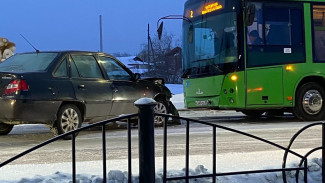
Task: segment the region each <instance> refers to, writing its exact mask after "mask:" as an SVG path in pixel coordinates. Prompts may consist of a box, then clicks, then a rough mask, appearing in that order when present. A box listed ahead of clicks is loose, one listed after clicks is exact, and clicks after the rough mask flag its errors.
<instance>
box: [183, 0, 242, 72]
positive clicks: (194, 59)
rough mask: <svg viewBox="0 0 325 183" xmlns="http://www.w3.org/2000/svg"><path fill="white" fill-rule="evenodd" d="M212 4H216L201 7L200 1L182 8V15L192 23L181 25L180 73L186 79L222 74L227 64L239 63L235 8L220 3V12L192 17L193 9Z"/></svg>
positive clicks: (204, 5) (185, 22)
mask: <svg viewBox="0 0 325 183" xmlns="http://www.w3.org/2000/svg"><path fill="white" fill-rule="evenodd" d="M213 3H214V4H215V3H216V2H209V3H208V4H207V3H206V4H204V1H203V3H200V4H194V5H190V6H188V7H186V9H185V15H186V16H190V17H189V18H190V19H191V20H192V22H187V21H184V24H183V31H184V32H183V48H184V53H183V72H184V73H183V74H185V75H187V76H188V75H192V76H194V75H215V74H221V73H223V71H224V69H226V65H227V64H233V63H237V62H238V46H237V12H236V11H235V9H236V8H235V6H227V7H225V5H222V4H221V3H219V4H218V5H219V7H222V8H220V11H219V10H215V11H213V12H211V13H208V14H204V15H201V16H198V15H196V16H193V17H192V18H191V11H193V10H192V9H194V10H195V9H198V7H201V9H202V7H203V9H204V7H207V6H209V5H210V4H213ZM202 4H203V5H202ZM216 7H217V6H216ZM188 12H190V13H188ZM194 12H195V11H194ZM202 13H203V11H202ZM194 15H195V13H194ZM185 77H186V76H185Z"/></svg>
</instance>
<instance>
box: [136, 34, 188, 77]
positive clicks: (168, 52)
mask: <svg viewBox="0 0 325 183" xmlns="http://www.w3.org/2000/svg"><path fill="white" fill-rule="evenodd" d="M151 44H152V45H149V48H150V50H149V54H150V55H148V44H142V49H141V52H140V53H139V57H140V58H142V59H143V60H145V61H146V62H148V64H150V69H149V72H148V73H147V75H146V76H150V77H160V78H164V79H165V81H166V83H181V82H182V80H181V77H180V76H181V62H182V51H181V48H180V47H179V45H180V41H179V40H177V41H175V36H174V35H173V34H171V33H168V32H166V31H165V33H164V34H163V36H162V38H161V40H159V39H158V36H157V35H155V36H154V38H153V39H152V41H151ZM177 45H178V46H177Z"/></svg>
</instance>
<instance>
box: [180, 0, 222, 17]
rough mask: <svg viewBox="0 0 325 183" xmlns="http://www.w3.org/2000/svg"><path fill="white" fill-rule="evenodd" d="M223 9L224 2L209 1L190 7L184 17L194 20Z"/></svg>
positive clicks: (220, 0) (219, 0)
mask: <svg viewBox="0 0 325 183" xmlns="http://www.w3.org/2000/svg"><path fill="white" fill-rule="evenodd" d="M224 8H225V0H218V1H215V0H214V1H209V2H206V3H196V4H193V5H192V6H191V5H190V6H189V7H188V8H187V9H186V11H185V16H186V17H188V18H195V17H197V16H201V15H206V14H209V13H212V12H215V11H218V10H222V9H224Z"/></svg>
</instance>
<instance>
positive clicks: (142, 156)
mask: <svg viewBox="0 0 325 183" xmlns="http://www.w3.org/2000/svg"><path fill="white" fill-rule="evenodd" d="M134 104H135V106H137V107H138V108H139V121H138V123H139V124H138V131H139V135H138V138H139V182H141V183H154V182H155V174H156V173H155V146H154V145H155V139H154V115H153V108H154V107H155V105H156V104H157V103H156V101H155V100H153V99H151V98H141V99H139V100H137V101H135V102H134Z"/></svg>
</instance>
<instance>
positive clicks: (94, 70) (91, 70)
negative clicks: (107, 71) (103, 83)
mask: <svg viewBox="0 0 325 183" xmlns="http://www.w3.org/2000/svg"><path fill="white" fill-rule="evenodd" d="M72 59H73V61H74V64H75V66H76V67H77V70H78V73H79V76H80V77H82V78H103V75H102V72H101V70H100V68H99V65H98V63H97V61H96V59H95V57H93V56H91V55H72ZM72 65H73V64H72ZM73 72H75V71H73V70H72V77H73V76H74V75H75V74H76V73H73Z"/></svg>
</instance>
